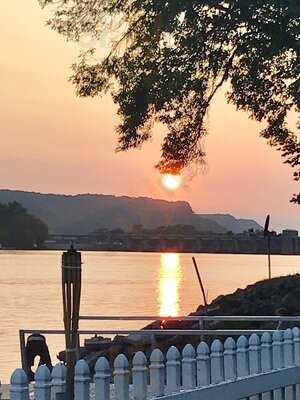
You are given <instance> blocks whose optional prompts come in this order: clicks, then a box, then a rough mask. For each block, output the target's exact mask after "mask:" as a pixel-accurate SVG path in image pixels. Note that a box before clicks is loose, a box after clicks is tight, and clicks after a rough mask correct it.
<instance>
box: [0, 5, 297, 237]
mask: <svg viewBox="0 0 300 400" xmlns="http://www.w3.org/2000/svg"><path fill="white" fill-rule="evenodd" d="M0 14H1V17H2V18H1V23H0V37H1V53H0V69H1V74H0V80H1V96H0V113H1V115H0V117H1V118H0V120H1V146H0V188H2V189H4V188H9V189H20V190H30V191H39V192H45V193H49V192H51V193H65V194H76V193H104V194H115V195H128V196H149V197H154V198H163V199H166V200H186V201H189V202H190V204H191V206H192V208H193V209H194V211H196V212H204V213H208V212H211V213H216V212H220V213H232V214H233V215H235V216H237V217H249V218H255V219H257V220H258V222H260V223H261V224H262V223H263V222H264V218H265V215H266V214H267V213H270V214H271V218H272V227H273V228H276V229H281V228H283V227H290V228H297V229H299V230H300V208H299V206H293V205H290V203H289V198H290V197H291V196H292V194H293V193H296V192H298V191H299V184H297V183H296V182H293V180H292V169H291V168H290V167H289V166H286V165H284V164H283V163H282V159H281V157H280V154H279V153H278V152H276V151H275V150H274V149H271V148H270V147H269V146H267V145H266V142H265V140H264V139H262V138H260V137H259V135H258V132H259V130H260V129H261V128H262V125H259V124H258V123H256V122H253V121H251V120H249V119H248V116H247V114H245V113H243V112H237V111H235V109H234V107H232V106H229V105H227V104H226V102H225V99H224V93H222V92H220V93H219V94H218V97H217V99H216V102H215V104H214V105H213V107H212V108H211V109H210V112H209V131H210V135H209V136H208V137H207V139H206V142H205V149H206V152H207V166H206V168H205V170H204V171H202V170H200V171H198V173H197V174H196V175H195V171H188V173H187V174H186V176H185V177H184V184H183V186H182V187H181V188H180V189H179V190H177V191H175V192H167V191H166V190H165V189H163V188H162V186H161V183H160V177H159V174H158V172H157V171H156V170H155V169H154V165H155V164H156V163H157V161H158V160H159V149H160V141H161V139H162V137H163V129H160V128H156V135H155V137H154V139H153V141H152V142H151V143H148V144H147V145H145V146H144V147H143V148H142V150H135V151H130V152H128V153H123V154H120V153H117V154H116V153H115V152H114V147H115V144H116V135H115V133H114V128H115V126H116V125H117V123H118V118H117V115H116V107H115V106H114V104H113V103H112V101H111V99H110V97H109V96H106V97H103V98H102V99H93V100H91V99H84V100H83V99H78V98H76V97H75V94H74V88H73V87H72V85H71V83H69V82H68V76H69V75H70V66H71V64H72V62H74V61H75V59H76V56H77V53H78V51H79V50H80V46H78V45H76V44H72V43H66V41H65V39H64V38H62V37H60V36H59V35H58V34H56V33H54V32H52V31H51V30H50V29H49V28H48V27H46V26H45V19H46V14H45V12H43V11H42V10H41V9H40V8H39V5H38V1H37V0H26V1H20V0H10V1H9V2H4V1H2V2H0ZM290 124H291V126H295V124H296V117H295V116H291V119H290Z"/></svg>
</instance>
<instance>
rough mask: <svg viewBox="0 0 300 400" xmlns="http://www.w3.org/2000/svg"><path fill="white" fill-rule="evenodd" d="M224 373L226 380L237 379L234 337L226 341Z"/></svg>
mask: <svg viewBox="0 0 300 400" xmlns="http://www.w3.org/2000/svg"><path fill="white" fill-rule="evenodd" d="M224 373H225V381H230V380H234V379H236V345H235V341H234V340H233V338H232V337H229V338H227V339H226V340H225V343H224Z"/></svg>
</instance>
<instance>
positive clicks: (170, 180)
mask: <svg viewBox="0 0 300 400" xmlns="http://www.w3.org/2000/svg"><path fill="white" fill-rule="evenodd" d="M161 181H162V184H163V186H164V187H165V188H166V189H168V190H176V189H178V188H179V186H180V185H181V182H182V179H181V176H180V175H172V174H164V175H162V178H161Z"/></svg>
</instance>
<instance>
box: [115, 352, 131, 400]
mask: <svg viewBox="0 0 300 400" xmlns="http://www.w3.org/2000/svg"><path fill="white" fill-rule="evenodd" d="M128 368H129V363H128V360H127V358H126V357H125V356H124V354H119V355H118V356H117V357H116V359H115V362H114V384H115V396H116V400H129V369H128Z"/></svg>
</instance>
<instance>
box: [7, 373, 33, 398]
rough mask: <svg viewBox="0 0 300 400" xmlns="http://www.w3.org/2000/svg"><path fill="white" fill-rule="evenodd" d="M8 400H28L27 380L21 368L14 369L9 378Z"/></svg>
mask: <svg viewBox="0 0 300 400" xmlns="http://www.w3.org/2000/svg"><path fill="white" fill-rule="evenodd" d="M10 400H29V390H28V379H27V375H26V373H25V372H24V371H23V370H22V369H21V368H18V369H16V370H15V371H14V373H13V374H12V376H11V378H10Z"/></svg>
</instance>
